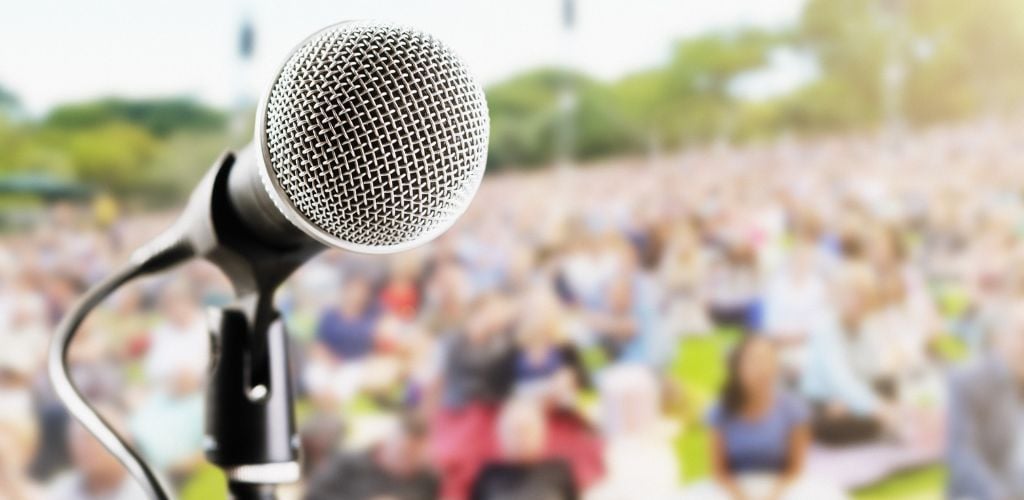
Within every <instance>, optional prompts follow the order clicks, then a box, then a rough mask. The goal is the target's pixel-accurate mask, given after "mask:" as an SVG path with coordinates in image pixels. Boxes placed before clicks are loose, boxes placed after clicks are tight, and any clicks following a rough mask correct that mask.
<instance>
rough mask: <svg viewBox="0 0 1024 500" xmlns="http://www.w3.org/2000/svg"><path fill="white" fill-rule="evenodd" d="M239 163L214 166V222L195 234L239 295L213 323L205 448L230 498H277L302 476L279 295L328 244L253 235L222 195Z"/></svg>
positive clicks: (205, 214)
mask: <svg viewBox="0 0 1024 500" xmlns="http://www.w3.org/2000/svg"><path fill="white" fill-rule="evenodd" d="M233 163H234V155H227V156H226V157H225V158H224V159H223V160H222V161H221V164H220V165H219V167H215V168H214V171H213V173H212V174H211V182H210V188H209V194H208V195H206V196H204V197H203V198H202V199H204V200H208V204H206V203H204V207H203V208H202V209H201V210H198V211H199V212H200V214H201V215H200V216H199V217H195V218H196V219H205V220H206V221H207V223H205V224H203V225H202V227H203V229H204V230H202V231H197V232H195V233H193V235H192V240H193V241H194V242H197V243H195V244H196V245H198V246H200V247H201V248H206V249H207V251H205V252H203V253H204V255H205V256H206V258H207V260H209V261H211V262H212V263H213V264H214V265H216V266H217V267H219V268H220V269H221V270H222V271H224V274H225V275H226V276H227V277H228V278H229V280H230V281H231V283H232V286H233V288H234V290H235V295H236V299H235V301H234V302H233V303H232V304H230V305H228V306H226V307H223V308H221V309H215V310H213V311H212V314H210V318H209V328H210V331H211V335H210V337H211V349H212V351H213V352H212V356H211V358H212V360H213V361H212V368H211V371H210V377H209V381H208V384H207V392H206V436H205V439H204V451H205V454H206V458H207V460H209V461H210V462H211V463H213V464H214V465H216V466H217V467H219V468H220V469H222V470H223V471H224V475H225V476H226V477H227V480H228V492H229V496H230V498H232V499H235V500H272V499H274V498H276V494H275V490H276V487H277V485H280V484H286V483H294V482H297V481H298V480H299V479H300V478H301V470H300V469H301V467H300V466H299V454H300V450H299V447H300V441H299V437H298V435H297V434H296V431H295V413H294V397H293V384H292V377H291V367H290V358H289V355H288V336H287V333H286V331H285V327H284V322H283V320H282V318H281V316H280V314H279V313H278V311H277V310H276V309H275V308H274V304H273V297H274V292H275V291H276V290H277V287H278V286H279V285H280V284H281V282H283V281H284V280H285V279H286V278H287V277H288V276H289V275H290V274H291V273H292V272H293V271H294V270H295V269H296V268H298V267H299V266H300V265H302V263H304V262H305V261H306V260H308V259H309V258H310V257H311V256H312V255H314V254H316V253H318V252H319V251H321V250H322V249H323V247H322V246H321V245H319V244H313V243H305V244H298V245H294V244H289V242H287V241H282V242H274V243H268V242H263V241H260V240H258V239H256V238H254V237H253V236H252V234H251V233H249V232H248V231H247V229H246V221H243V220H240V218H239V216H238V215H237V213H236V212H235V210H234V209H233V208H232V207H231V206H230V205H229V203H228V201H227V197H226V196H224V195H223V194H224V192H225V189H226V184H227V178H228V173H229V172H230V170H231V167H232V166H233ZM250 223H251V221H250ZM275 243H276V244H275Z"/></svg>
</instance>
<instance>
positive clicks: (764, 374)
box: [722, 336, 779, 414]
mask: <svg viewBox="0 0 1024 500" xmlns="http://www.w3.org/2000/svg"><path fill="white" fill-rule="evenodd" d="M728 370H729V372H728V374H727V378H726V383H725V388H724V390H723V393H722V407H723V408H724V410H725V411H726V412H727V413H729V414H737V413H740V412H742V411H744V410H745V409H747V408H748V407H749V405H750V404H751V403H752V402H755V401H758V400H759V398H764V397H772V395H774V391H775V387H776V384H778V376H779V360H778V355H777V353H776V350H775V345H774V344H772V343H771V341H770V340H768V339H766V338H764V337H759V336H748V337H746V338H744V340H743V341H742V342H740V344H739V345H737V346H736V347H735V348H734V349H733V351H732V353H731V354H730V355H729V363H728Z"/></svg>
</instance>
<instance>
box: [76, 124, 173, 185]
mask: <svg viewBox="0 0 1024 500" xmlns="http://www.w3.org/2000/svg"><path fill="white" fill-rule="evenodd" d="M66 141H67V142H66V144H65V145H64V147H63V148H62V149H63V151H65V152H66V154H67V155H68V158H69V160H70V163H71V165H72V166H73V168H74V172H75V176H76V177H77V178H78V179H79V180H81V181H84V182H87V183H92V184H96V185H100V186H103V187H105V188H109V189H111V190H112V191H114V192H115V193H118V194H122V195H124V194H131V193H132V189H133V188H134V187H136V186H138V184H139V183H140V181H141V180H142V179H144V178H145V177H146V175H147V172H148V171H149V170H151V169H152V168H153V160H154V158H155V157H156V155H157V153H158V149H159V146H160V144H159V142H158V141H157V140H156V139H155V138H154V137H153V136H152V135H150V134H149V132H147V131H146V130H145V129H143V128H140V127H137V126H134V125H131V124H128V123H116V122H115V123H109V124H106V125H102V126H98V127H94V128H89V129H86V130H79V131H76V132H75V133H72V134H67V136H66Z"/></svg>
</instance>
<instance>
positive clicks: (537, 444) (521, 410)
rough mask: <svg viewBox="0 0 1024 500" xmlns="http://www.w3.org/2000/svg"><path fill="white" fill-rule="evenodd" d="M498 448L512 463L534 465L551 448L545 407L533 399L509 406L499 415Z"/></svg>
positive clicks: (517, 399) (521, 400)
mask: <svg viewBox="0 0 1024 500" xmlns="http://www.w3.org/2000/svg"><path fill="white" fill-rule="evenodd" d="M497 430H498V445H499V447H500V449H501V456H502V458H503V459H505V460H507V461H509V462H534V461H537V460H540V459H541V458H543V456H544V453H545V450H546V448H547V423H546V422H545V419H544V409H543V407H542V406H541V404H540V403H539V402H538V401H536V400H534V399H531V398H516V399H513V400H510V401H508V402H506V403H505V405H504V406H503V407H502V409H501V414H500V415H499V416H498V429H497Z"/></svg>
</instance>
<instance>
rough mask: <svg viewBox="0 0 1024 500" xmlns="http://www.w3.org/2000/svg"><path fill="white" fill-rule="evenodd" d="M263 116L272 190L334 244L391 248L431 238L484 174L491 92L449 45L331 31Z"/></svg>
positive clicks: (302, 57)
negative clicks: (487, 94) (488, 95)
mask: <svg viewBox="0 0 1024 500" xmlns="http://www.w3.org/2000/svg"><path fill="white" fill-rule="evenodd" d="M260 113H261V116H260V119H259V123H258V125H257V138H258V139H257V140H258V142H261V145H262V149H263V154H264V159H265V162H264V163H265V168H266V170H265V173H267V174H269V175H267V176H265V177H264V181H269V185H268V186H267V188H268V191H270V193H271V195H272V197H274V199H275V202H277V204H278V207H279V208H280V209H281V210H282V212H284V214H285V215H286V216H288V218H289V219H290V220H292V222H293V223H296V224H297V225H299V226H300V228H302V229H303V230H305V231H306V232H307V233H309V234H310V235H312V236H314V237H315V238H317V239H318V240H320V241H322V242H324V243H327V244H329V245H333V246H338V247H342V248H347V249H350V250H358V251H364V252H371V253H381V252H389V251H398V250H401V249H404V248H408V247H411V246H415V245H417V244H420V243H423V242H425V241H428V240H430V239H432V238H433V237H435V236H437V235H438V234H440V233H441V232H443V231H444V230H445V229H447V228H448V227H449V226H450V225H451V224H452V223H454V221H455V219H456V218H458V216H459V215H461V214H462V212H463V211H464V210H465V209H466V207H467V206H468V205H469V202H470V200H471V199H472V198H473V195H474V194H475V193H476V190H477V187H478V186H479V184H480V180H481V178H482V176H483V172H484V166H485V163H486V156H487V138H488V131H489V121H488V114H487V104H486V101H485V99H484V94H483V91H482V89H481V88H480V86H479V85H478V84H477V83H476V81H475V80H474V79H473V78H472V76H471V75H470V73H469V71H468V69H467V68H466V66H465V65H464V64H463V62H462V61H461V60H460V59H459V58H458V57H457V56H456V55H455V54H454V53H453V52H452V51H451V50H450V49H449V48H448V47H446V46H445V45H443V44H442V43H441V42H440V41H438V40H437V39H435V38H433V37H432V36H430V35H427V34H424V33H421V32H418V31H415V30H412V29H408V28H403V27H398V26H393V25H389V24H380V23H373V22H349V23H342V24H339V25H335V26H332V27H330V28H327V29H325V30H322V31H320V32H319V33H317V34H315V35H313V36H312V37H310V38H309V39H307V40H306V41H305V42H304V43H303V44H302V45H300V46H299V47H298V48H297V49H296V50H295V51H294V52H293V53H292V55H291V57H290V58H289V59H288V61H287V62H286V63H285V64H284V66H283V68H282V69H281V71H280V73H279V74H278V76H277V79H276V80H275V81H274V83H273V85H272V87H271V89H270V91H269V93H268V95H267V97H266V101H265V105H264V107H263V108H262V109H261V111H260Z"/></svg>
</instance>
